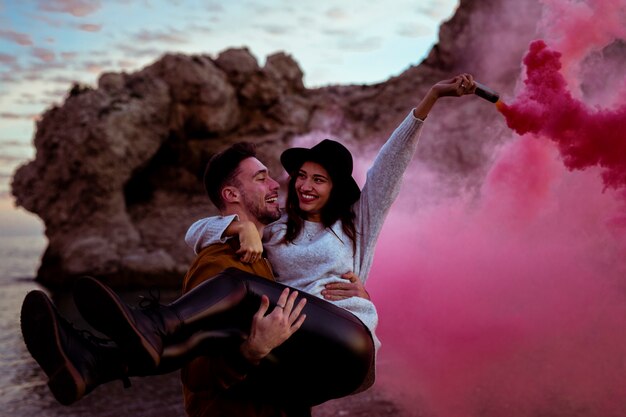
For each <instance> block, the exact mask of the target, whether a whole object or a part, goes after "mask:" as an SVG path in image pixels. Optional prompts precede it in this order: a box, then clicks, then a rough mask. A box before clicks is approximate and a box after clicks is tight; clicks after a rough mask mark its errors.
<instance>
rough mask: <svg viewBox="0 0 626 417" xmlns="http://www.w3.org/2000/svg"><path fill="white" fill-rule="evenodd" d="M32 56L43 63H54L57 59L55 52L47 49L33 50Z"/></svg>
mask: <svg viewBox="0 0 626 417" xmlns="http://www.w3.org/2000/svg"><path fill="white" fill-rule="evenodd" d="M32 55H33V56H34V57H36V58H39V59H40V60H42V61H43V62H52V61H54V58H55V55H54V52H53V51H51V50H49V49H46V48H33V49H32Z"/></svg>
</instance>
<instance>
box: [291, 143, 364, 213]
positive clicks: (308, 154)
mask: <svg viewBox="0 0 626 417" xmlns="http://www.w3.org/2000/svg"><path fill="white" fill-rule="evenodd" d="M306 161H312V162H318V163H320V165H322V166H324V164H323V163H321V161H318V158H316V153H315V152H313V151H312V150H311V149H309V148H289V149H287V150H285V151H284V152H283V153H282V154H281V155H280V163H281V164H282V165H283V168H285V171H287V173H288V174H289V175H293V174H294V173H295V171H296V170H298V169H300V167H301V166H302V164H304V163H305V162H306ZM324 168H325V169H326V170H328V168H327V167H324ZM333 182H335V183H336V182H337V180H336V179H335V178H333ZM338 185H339V186H343V187H342V188H344V192H345V193H346V198H347V199H348V201H349V202H350V205H352V204H354V203H355V202H356V201H357V200H358V199H359V197H360V196H361V189H360V188H359V185H358V184H357V183H356V181H355V180H354V178H353V177H352V176H349V177H347V178H344V180H343V184H338Z"/></svg>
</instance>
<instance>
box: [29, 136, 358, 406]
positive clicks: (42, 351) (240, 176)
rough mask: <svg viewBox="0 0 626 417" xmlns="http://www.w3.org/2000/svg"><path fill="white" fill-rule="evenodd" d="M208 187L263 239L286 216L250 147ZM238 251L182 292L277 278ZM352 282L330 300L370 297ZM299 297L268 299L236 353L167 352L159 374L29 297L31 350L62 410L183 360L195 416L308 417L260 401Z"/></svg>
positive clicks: (208, 251) (221, 164)
mask: <svg viewBox="0 0 626 417" xmlns="http://www.w3.org/2000/svg"><path fill="white" fill-rule="evenodd" d="M205 187H206V189H207V193H208V194H209V197H210V198H211V200H212V201H213V202H214V204H215V205H216V206H217V207H218V208H219V209H220V212H221V213H222V214H223V215H230V214H236V215H237V216H239V218H240V219H246V220H250V221H251V222H252V223H253V224H254V225H255V226H256V227H257V230H258V231H259V233H262V231H263V227H264V226H265V225H266V224H268V223H270V222H272V221H274V220H276V219H278V217H279V216H280V211H279V207H278V203H277V201H278V199H277V198H278V188H279V187H278V183H276V181H274V180H273V179H272V178H271V177H270V176H269V173H268V170H267V168H266V167H265V166H264V165H263V164H262V163H261V162H260V161H259V160H258V159H257V158H256V157H255V152H254V148H253V147H252V146H251V145H248V144H236V145H233V146H232V147H230V148H228V149H226V150H225V151H224V152H222V153H220V154H218V155H216V156H215V157H214V158H213V159H212V160H211V162H210V163H209V165H208V166H207V170H206V173H205ZM237 249H238V241H237V240H236V239H232V240H230V241H228V242H227V243H223V244H218V245H212V246H209V247H207V248H205V249H204V250H203V251H201V252H200V253H199V254H198V257H197V258H196V259H195V261H194V262H193V264H192V265H191V267H190V269H189V271H188V273H187V275H186V276H185V279H184V282H183V292H184V293H188V292H189V291H191V290H192V289H193V288H195V287H197V286H198V285H199V284H201V283H202V282H204V281H205V280H207V279H209V278H211V277H214V276H215V275H216V274H218V273H221V272H222V271H223V270H224V269H226V268H228V267H236V268H238V269H240V270H243V271H246V272H249V273H252V274H255V275H258V276H261V277H264V278H266V279H268V280H272V279H273V276H272V271H271V268H270V266H269V264H268V262H267V260H265V259H262V260H257V261H256V262H251V263H247V262H246V263H244V262H243V261H242V260H241V259H239V256H238V254H237ZM345 278H346V279H350V280H351V281H350V282H346V284H341V285H337V284H334V286H335V288H329V290H330V291H329V293H328V298H337V297H339V298H345V297H350V296H361V297H366V298H367V297H368V296H367V293H366V292H365V290H364V289H363V287H362V285H361V284H360V281H358V280H355V279H354V278H355V277H354V276H353V275H348V276H346V277H345ZM352 281H356V282H355V283H352ZM87 283H89V281H87ZM297 295H298V294H297V292H296V291H293V292H291V293H290V292H289V290H288V289H286V290H285V291H283V293H282V294H280V297H279V298H278V302H277V307H280V308H274V309H273V310H272V311H271V312H270V313H269V314H266V313H267V311H268V308H269V300H268V298H267V297H266V296H263V297H261V304H260V307H259V308H258V310H257V312H256V314H255V315H254V317H253V319H252V323H251V326H250V331H249V333H248V334H247V335H246V337H244V340H243V341H240V342H238V344H236V345H235V346H234V348H231V349H221V350H220V349H218V350H217V351H218V352H221V353H219V354H213V355H212V356H202V357H196V358H195V359H193V360H192V361H191V362H188V363H187V362H186V361H187V357H188V356H191V355H188V353H189V352H183V351H185V350H190V348H189V347H188V346H184V347H180V346H177V345H175V344H172V345H169V346H168V345H166V346H164V347H163V355H162V360H161V363H160V364H158V367H157V368H156V369H147V368H146V366H144V365H142V366H139V365H138V364H137V362H136V361H131V360H129V359H128V355H127V352H125V353H122V351H121V350H120V349H119V348H118V347H117V346H115V345H114V344H111V343H110V342H104V343H103V342H101V341H97V340H92V339H90V338H86V337H85V336H84V335H83V334H82V333H80V332H78V331H76V330H75V329H74V328H73V327H72V326H71V325H70V324H69V323H67V322H66V321H65V320H64V319H63V318H62V317H61V316H60V315H59V314H58V312H57V311H56V309H55V308H54V306H53V305H52V303H51V301H50V300H49V299H48V297H47V296H46V295H45V294H44V293H42V292H41V291H33V292H31V293H29V294H28V295H27V297H26V299H25V301H24V304H23V306H22V333H23V335H24V339H25V342H26V345H27V347H28V349H29V351H30V352H31V354H32V355H33V357H34V358H35V359H36V360H37V362H38V363H39V364H40V366H41V367H42V368H43V370H44V371H45V372H46V374H47V375H48V377H49V383H48V385H49V387H50V389H51V391H52V392H53V394H54V396H55V397H56V398H57V400H58V401H59V402H61V403H62V404H71V403H72V402H74V401H76V400H78V399H80V398H81V397H82V396H83V395H85V394H87V393H88V392H90V391H91V390H93V389H94V388H95V387H97V386H98V385H100V384H102V383H105V382H108V381H111V380H114V379H122V380H125V381H127V377H128V376H134V375H151V374H152V375H153V374H159V373H165V372H169V371H172V370H174V369H177V368H178V367H179V366H180V363H181V361H183V362H185V363H187V364H186V365H184V366H183V369H182V381H183V391H184V396H185V408H186V411H187V413H188V414H189V415H190V416H203V415H207V416H208V415H210V416H221V415H224V416H234V415H237V416H259V417H261V416H290V417H295V416H306V415H310V408H308V407H306V406H304V407H298V406H294V405H285V404H283V403H281V402H280V401H270V400H268V399H267V398H264V397H263V396H261V395H258V391H262V390H259V388H260V386H261V385H262V384H264V382H265V380H264V379H263V378H264V377H258V375H263V373H257V372H256V368H257V367H259V366H260V365H261V361H262V360H263V358H265V357H267V356H268V355H269V354H270V353H271V351H272V350H273V349H275V348H276V347H277V346H279V345H281V344H282V343H283V342H284V341H285V340H287V339H288V338H289V337H291V335H293V334H294V333H295V332H296V331H297V330H298V329H299V327H300V326H301V325H302V323H303V321H304V320H305V317H304V315H301V314H300V313H301V311H302V308H303V306H304V300H301V301H300V302H298V303H296V297H297ZM76 300H77V304H81V303H82V304H87V306H86V307H83V309H89V307H90V304H92V303H91V300H90V299H89V297H76ZM79 309H81V306H80V305H79ZM81 312H83V310H81ZM83 314H84V313H83ZM105 319H106V318H105ZM233 340H237V339H233V338H227V343H231V344H232V343H233ZM199 345H200V347H202V344H201V343H199ZM181 352H183V353H182V354H181Z"/></svg>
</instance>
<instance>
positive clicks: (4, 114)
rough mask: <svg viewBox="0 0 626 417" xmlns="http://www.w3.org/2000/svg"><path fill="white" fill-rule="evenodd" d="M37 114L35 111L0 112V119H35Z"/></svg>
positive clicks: (37, 116)
mask: <svg viewBox="0 0 626 417" xmlns="http://www.w3.org/2000/svg"><path fill="white" fill-rule="evenodd" d="M38 118H39V115H38V114H37V113H13V112H0V119H9V120H37V119H38Z"/></svg>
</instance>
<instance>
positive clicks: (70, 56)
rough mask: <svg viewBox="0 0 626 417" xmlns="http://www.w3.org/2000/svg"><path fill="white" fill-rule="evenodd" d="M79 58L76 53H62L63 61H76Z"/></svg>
mask: <svg viewBox="0 0 626 417" xmlns="http://www.w3.org/2000/svg"><path fill="white" fill-rule="evenodd" d="M76 56H78V54H77V53H76V52H61V58H63V59H74V58H76Z"/></svg>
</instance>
